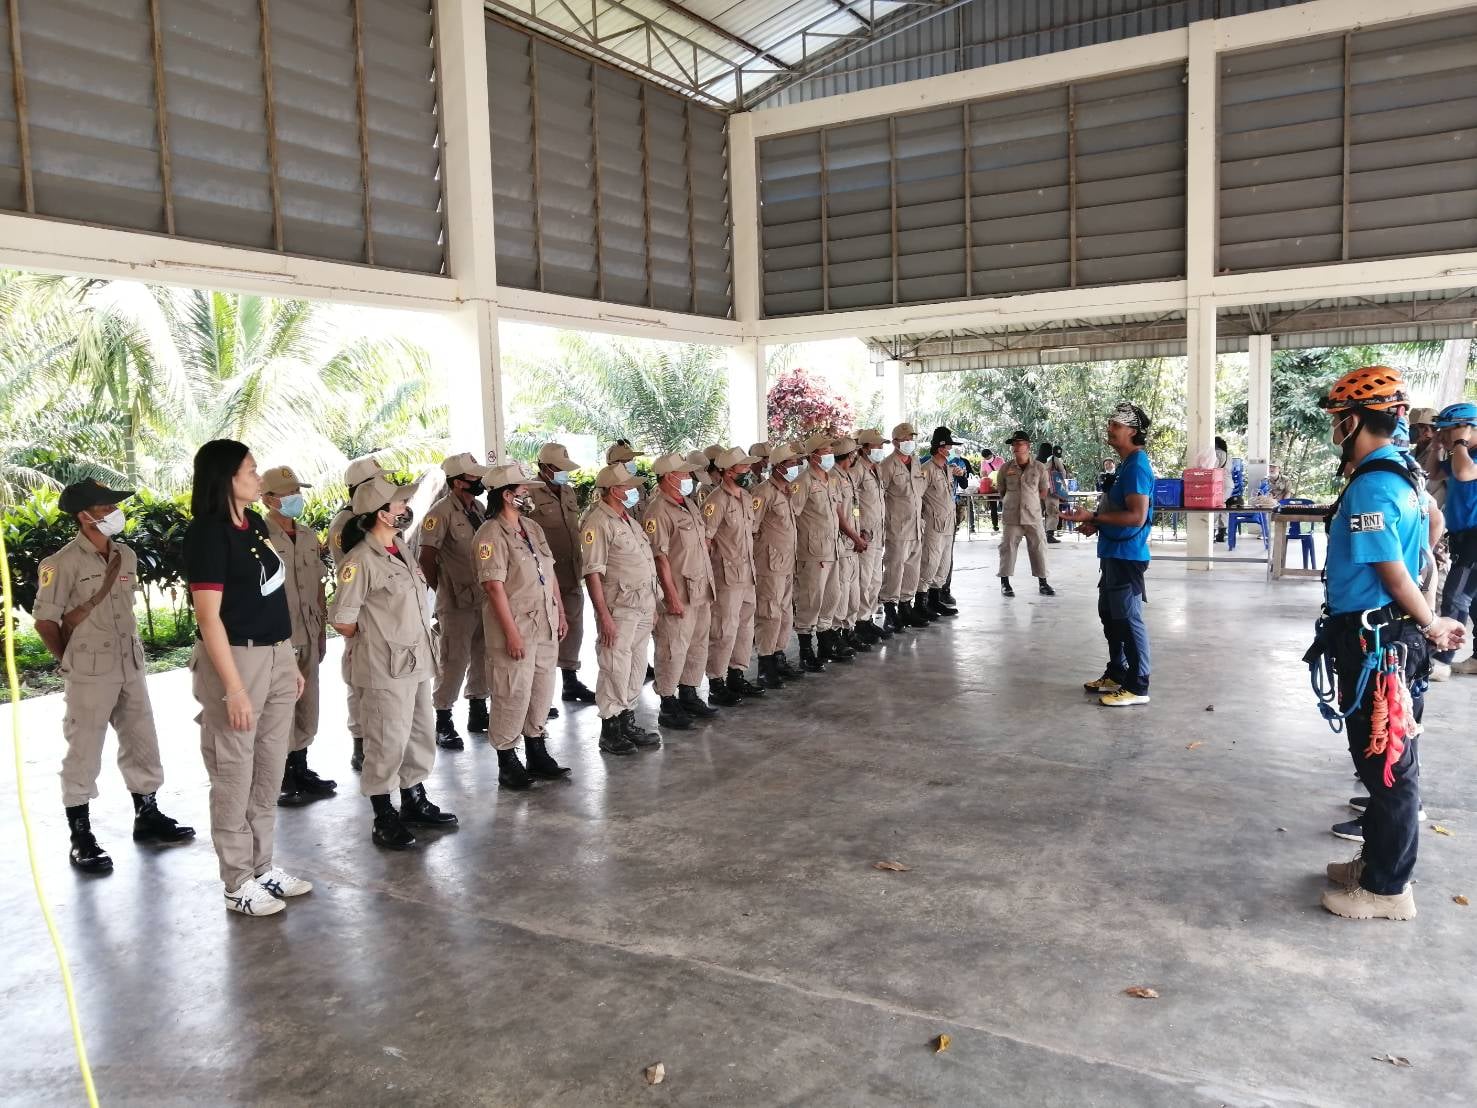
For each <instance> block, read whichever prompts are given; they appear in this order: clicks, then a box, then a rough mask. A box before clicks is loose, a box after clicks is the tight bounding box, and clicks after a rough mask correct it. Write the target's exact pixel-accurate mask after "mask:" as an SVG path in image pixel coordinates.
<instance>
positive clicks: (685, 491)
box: [682, 477, 695, 496]
mask: <svg viewBox="0 0 1477 1108" xmlns="http://www.w3.org/2000/svg"><path fill="white" fill-rule="evenodd" d="M694 487H695V486H694V484H693V480H692V478H691V477H684V478H682V495H683V496H691V495H692V490H693V488H694Z"/></svg>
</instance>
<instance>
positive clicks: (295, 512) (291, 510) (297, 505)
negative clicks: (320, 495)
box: [277, 492, 307, 519]
mask: <svg viewBox="0 0 1477 1108" xmlns="http://www.w3.org/2000/svg"><path fill="white" fill-rule="evenodd" d="M305 507H307V501H306V500H305V499H304V498H303V494H302V493H300V492H294V493H290V494H288V495H287V496H284V497H283V498H282V506H281V507H279V508H278V509H277V510H278V511H279V512H281V513H282V514H283V515H285V516H286V517H287V518H288V519H296V518H297V517H298V516H300V515H302V514H303V509H304V508H305Z"/></svg>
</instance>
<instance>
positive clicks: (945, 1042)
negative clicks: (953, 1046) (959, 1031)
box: [933, 1035, 954, 1054]
mask: <svg viewBox="0 0 1477 1108" xmlns="http://www.w3.org/2000/svg"><path fill="white" fill-rule="evenodd" d="M953 1041H954V1040H953V1039H951V1038H950V1037H949V1036H948V1035H940V1036H938V1037H937V1038H936V1039H934V1040H933V1052H934V1053H935V1054H942V1053H943V1052H944V1051H946V1050H948V1049H949V1044H950V1043H952V1042H953Z"/></svg>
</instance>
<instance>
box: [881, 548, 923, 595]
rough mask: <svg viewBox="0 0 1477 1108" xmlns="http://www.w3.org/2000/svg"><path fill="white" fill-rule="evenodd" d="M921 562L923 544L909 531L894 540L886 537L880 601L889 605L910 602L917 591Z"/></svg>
mask: <svg viewBox="0 0 1477 1108" xmlns="http://www.w3.org/2000/svg"><path fill="white" fill-rule="evenodd" d="M922 560H923V543H922V542H921V541H920V540H919V538H918V536H917V535H915V534H913V533H912V532H911V531H909V532H907V533H906V534H903V535H899V536H898V537H897V538H894V537H893V536H892V535H888V536H887V549H886V550H885V551H883V554H882V599H883V600H886V601H889V602H890V603H894V604H895V603H897V602H898V601H899V600H912V599H913V596H914V594H915V593H917V591H918V573H919V570H920V568H921V562H922Z"/></svg>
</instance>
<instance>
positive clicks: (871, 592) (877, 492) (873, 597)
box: [851, 427, 892, 643]
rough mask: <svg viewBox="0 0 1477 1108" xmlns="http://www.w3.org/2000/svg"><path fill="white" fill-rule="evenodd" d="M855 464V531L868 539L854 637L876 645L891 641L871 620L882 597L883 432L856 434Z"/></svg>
mask: <svg viewBox="0 0 1477 1108" xmlns="http://www.w3.org/2000/svg"><path fill="white" fill-rule="evenodd" d="M856 442H857V453H856V461H855V462H853V463H852V467H851V480H852V483H853V484H855V485H856V495H857V504H858V506H859V507H860V508H861V513H862V514H861V520H860V523H861V526H860V527H859V528H858V530H859V531H860V532H861V536H862V538H864V539H866V540H867V549H865V550H863V551H862V552H861V555H860V561H859V563H858V570H859V574H858V576H859V592H860V596H859V601H858V603H857V607H856V611H854V612H853V613H852V619H853V620H854V621H855V623H856V631H857V636H858V637H859V638H860V639H861V640H862V641H863V642H866V643H875V642H878V641H880V640H882V639H890V638H892V632H891V631H889V630H887V629H886V627H885V626H883V627H878V626H877V624H876V622H875V621H874V620H873V618H872V617H873V616H874V615H876V614H877V605H878V603H879V602H880V600H881V597H882V557H883V550H882V547H883V542H882V538H883V532H884V531H886V529H887V507H886V502H885V500H884V498H883V492H882V478H881V477H880V476H879V475H878V473H877V463H879V462H880V461H882V459H883V457H884V456H885V455H884V451H883V444H882V432H881V431H879V430H877V429H876V428H875V427H867V428H864V429H863V430H861V431H858V432H857V433H856Z"/></svg>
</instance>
